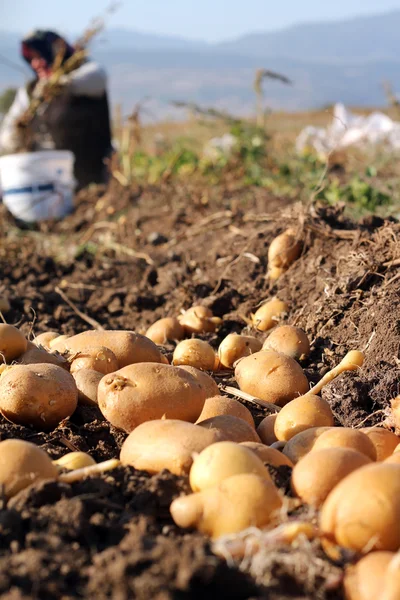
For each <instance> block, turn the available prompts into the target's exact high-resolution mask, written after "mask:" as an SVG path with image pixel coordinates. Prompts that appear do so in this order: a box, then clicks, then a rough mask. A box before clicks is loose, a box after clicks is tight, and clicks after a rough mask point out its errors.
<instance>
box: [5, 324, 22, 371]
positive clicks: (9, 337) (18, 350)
mask: <svg viewBox="0 0 400 600" xmlns="http://www.w3.org/2000/svg"><path fill="white" fill-rule="evenodd" d="M27 346H28V340H27V339H26V338H25V337H24V336H23V335H22V333H21V332H20V330H19V329H17V328H16V327H14V326H13V325H6V324H5V323H0V360H1V359H2V358H3V359H4V360H5V362H6V363H10V362H12V361H13V360H15V359H17V358H19V357H20V356H21V354H23V353H24V352H26V349H27Z"/></svg>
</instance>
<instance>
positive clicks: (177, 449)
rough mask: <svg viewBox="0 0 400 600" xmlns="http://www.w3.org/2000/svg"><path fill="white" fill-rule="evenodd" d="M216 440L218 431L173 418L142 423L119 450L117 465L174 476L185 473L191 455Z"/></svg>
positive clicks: (191, 457)
mask: <svg viewBox="0 0 400 600" xmlns="http://www.w3.org/2000/svg"><path fill="white" fill-rule="evenodd" d="M219 440H220V435H219V433H218V431H216V430H214V429H204V428H202V427H198V426H197V425H193V423H186V422H185V421H179V420H176V419H160V420H155V421H147V422H146V423H142V424H141V425H139V426H138V427H136V429H134V430H133V431H132V433H130V434H129V436H128V437H127V438H126V440H125V442H124V443H123V445H122V448H121V457H120V458H121V462H122V464H123V465H130V466H131V467H135V469H140V470H143V471H148V472H149V473H158V472H159V471H162V470H163V469H168V470H169V471H171V473H174V474H175V475H184V474H187V473H188V472H189V469H190V467H191V465H192V462H193V455H194V454H195V453H198V452H201V451H202V450H203V449H204V448H206V447H207V446H210V444H214V443H215V442H217V441H219Z"/></svg>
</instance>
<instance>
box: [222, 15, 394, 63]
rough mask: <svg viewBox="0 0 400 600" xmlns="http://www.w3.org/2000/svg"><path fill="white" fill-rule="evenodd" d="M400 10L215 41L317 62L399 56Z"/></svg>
mask: <svg viewBox="0 0 400 600" xmlns="http://www.w3.org/2000/svg"><path fill="white" fill-rule="evenodd" d="M399 31H400V10H396V11H392V12H390V13H385V14H381V15H373V16H367V17H355V18H353V19H347V20H343V21H332V22H323V23H308V24H307V23H305V24H300V25H294V26H293V27H288V28H286V29H282V30H280V31H271V32H259V33H250V34H248V35H245V36H243V37H240V38H238V39H236V40H232V41H228V42H224V43H221V44H218V45H217V48H218V50H221V51H223V52H228V53H234V54H245V55H246V56H258V57H263V56H264V57H270V56H285V57H296V58H298V59H304V60H312V61H319V62H322V61H324V62H328V61H329V62H334V63H337V62H345V61H363V62H364V61H366V60H371V59H397V58H398V57H399Z"/></svg>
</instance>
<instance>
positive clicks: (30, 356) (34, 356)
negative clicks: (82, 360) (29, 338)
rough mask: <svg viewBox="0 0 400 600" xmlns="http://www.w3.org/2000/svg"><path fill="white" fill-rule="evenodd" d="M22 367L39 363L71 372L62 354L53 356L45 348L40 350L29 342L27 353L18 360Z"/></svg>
mask: <svg viewBox="0 0 400 600" xmlns="http://www.w3.org/2000/svg"><path fill="white" fill-rule="evenodd" d="M17 362H18V364H20V365H36V364H38V363H41V364H44V363H47V364H51V365H57V366H58V367H62V368H63V369H65V370H66V371H69V363H68V361H67V360H65V358H63V357H62V356H61V355H60V354H58V355H57V354H51V353H50V352H47V350H45V349H44V348H38V347H37V346H35V344H32V342H28V345H27V349H26V352H24V353H23V354H21V356H20V357H19V358H18V360H17Z"/></svg>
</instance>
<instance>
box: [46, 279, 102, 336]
mask: <svg viewBox="0 0 400 600" xmlns="http://www.w3.org/2000/svg"><path fill="white" fill-rule="evenodd" d="M54 290H55V291H56V292H57V294H59V295H60V296H61V298H62V299H63V300H64V302H65V303H66V304H68V306H69V307H70V308H72V310H73V311H74V313H75V314H77V315H78V317H80V318H81V319H82V321H86V323H89V325H91V326H92V327H94V328H95V329H99V330H100V331H104V327H102V325H100V323H99V322H98V321H96V319H92V317H89V316H88V315H85V313H83V312H82V311H80V310H79V308H78V307H77V306H76V305H75V304H74V303H73V302H72V300H70V299H69V298H68V296H67V295H66V294H65V293H64V292H63V291H62V290H61V289H60V288H59V287H58V286H56V287H55V288H54Z"/></svg>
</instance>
